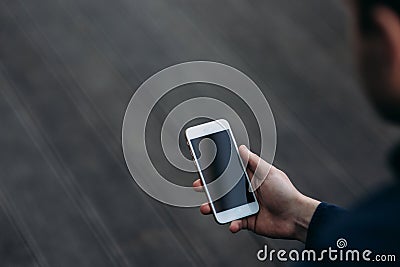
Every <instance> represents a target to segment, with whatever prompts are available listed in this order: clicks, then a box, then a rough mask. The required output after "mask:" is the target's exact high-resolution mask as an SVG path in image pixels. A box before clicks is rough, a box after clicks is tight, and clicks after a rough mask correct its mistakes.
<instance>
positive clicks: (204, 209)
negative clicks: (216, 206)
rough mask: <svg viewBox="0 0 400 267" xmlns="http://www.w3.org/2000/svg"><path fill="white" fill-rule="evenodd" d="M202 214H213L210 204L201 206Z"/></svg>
mask: <svg viewBox="0 0 400 267" xmlns="http://www.w3.org/2000/svg"><path fill="white" fill-rule="evenodd" d="M200 212H201V213H202V214H204V215H208V214H211V206H210V203H204V204H203V205H201V206H200Z"/></svg>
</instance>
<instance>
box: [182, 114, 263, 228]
mask: <svg viewBox="0 0 400 267" xmlns="http://www.w3.org/2000/svg"><path fill="white" fill-rule="evenodd" d="M185 134H186V139H187V143H188V146H189V148H190V151H191V154H192V157H193V160H194V162H195V165H196V168H197V170H198V172H199V175H200V179H201V180H202V182H203V185H204V191H205V193H206V195H207V198H208V200H209V202H210V204H211V209H212V212H213V214H214V217H215V220H216V221H217V222H218V223H220V224H225V223H228V222H231V221H233V220H237V219H241V218H244V217H247V216H250V215H253V214H256V213H257V212H258V211H259V205H258V202H257V199H256V197H255V195H254V191H253V190H252V188H251V183H250V179H249V177H248V175H247V173H246V169H245V168H244V165H243V162H242V159H241V158H240V155H239V150H238V148H237V145H236V141H235V139H234V137H233V134H232V130H231V127H230V125H229V123H228V121H226V120H224V119H221V120H215V121H211V122H208V123H205V124H200V125H197V126H194V127H191V128H188V129H187V130H186V132H185ZM205 140H207V142H203V141H205ZM217 182H218V183H217Z"/></svg>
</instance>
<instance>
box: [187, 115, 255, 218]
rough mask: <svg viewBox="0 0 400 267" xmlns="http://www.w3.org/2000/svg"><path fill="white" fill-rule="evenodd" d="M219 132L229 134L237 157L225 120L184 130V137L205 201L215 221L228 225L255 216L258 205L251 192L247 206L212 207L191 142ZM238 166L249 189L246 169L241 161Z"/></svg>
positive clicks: (230, 132)
mask: <svg viewBox="0 0 400 267" xmlns="http://www.w3.org/2000/svg"><path fill="white" fill-rule="evenodd" d="M221 131H228V132H229V134H230V136H231V140H232V142H233V146H234V147H235V150H236V153H238V155H239V150H238V147H237V144H236V140H235V138H234V136H233V133H232V130H231V127H230V125H229V123H228V121H227V120H225V119H220V120H215V121H211V122H207V123H204V124H200V125H196V126H193V127H190V128H188V129H186V131H185V135H186V139H187V141H188V142H187V143H188V146H189V149H190V152H191V154H192V158H193V161H194V162H195V165H196V168H197V171H198V172H199V175H200V179H201V180H202V182H203V184H204V185H205V186H204V191H205V192H206V195H207V199H208V201H209V202H210V204H211V209H212V212H213V214H214V217H215V220H216V221H217V222H218V223H220V224H225V223H228V222H231V221H234V220H238V219H241V218H244V217H248V216H251V215H253V214H256V213H257V212H258V211H259V205H258V202H257V198H256V196H255V194H254V192H252V194H253V196H254V200H255V201H254V202H251V203H247V204H244V205H241V206H238V207H235V208H232V209H229V210H224V211H221V212H216V210H215V207H214V203H213V202H212V201H211V196H210V193H209V191H208V189H207V185H206V183H205V179H204V176H203V172H202V171H201V169H200V167H199V166H200V165H199V162H198V160H197V158H196V157H195V156H194V149H193V147H192V143H191V140H192V139H196V138H199V137H203V136H207V135H210V134H213V133H218V132H221ZM240 165H241V167H242V170H243V172H244V174H245V176H246V179H247V181H248V183H249V186H250V187H251V183H250V179H249V177H248V175H247V173H246V171H245V170H246V169H245V168H244V166H243V162H242V161H241V160H240Z"/></svg>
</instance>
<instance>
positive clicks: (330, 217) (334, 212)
mask: <svg viewBox="0 0 400 267" xmlns="http://www.w3.org/2000/svg"><path fill="white" fill-rule="evenodd" d="M346 214H347V211H346V210H345V209H343V208H340V207H338V206H335V205H332V204H328V203H324V202H322V203H321V204H319V205H318V207H317V209H316V210H315V212H314V215H313V217H312V218H311V222H310V225H309V227H308V232H307V240H306V249H318V248H319V246H320V244H319V243H318V241H319V240H320V236H321V235H322V234H323V232H322V231H323V230H322V229H324V228H326V227H327V226H329V225H330V224H332V223H333V222H335V221H336V220H338V219H339V218H342V217H343V216H345V215H346Z"/></svg>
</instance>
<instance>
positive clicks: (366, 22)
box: [356, 0, 400, 34]
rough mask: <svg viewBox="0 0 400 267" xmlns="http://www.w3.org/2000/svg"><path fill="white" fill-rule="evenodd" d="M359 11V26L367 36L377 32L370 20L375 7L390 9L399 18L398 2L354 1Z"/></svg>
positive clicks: (377, 0) (399, 4)
mask: <svg viewBox="0 0 400 267" xmlns="http://www.w3.org/2000/svg"><path fill="white" fill-rule="evenodd" d="M356 1H357V5H358V9H359V24H360V29H361V31H362V32H363V33H366V34H369V33H374V32H376V31H377V27H376V24H375V23H374V21H373V19H372V11H373V10H374V8H375V7H377V6H385V7H388V8H390V9H392V10H393V11H394V12H396V13H397V14H398V15H399V16H400V0H356Z"/></svg>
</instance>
